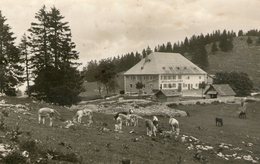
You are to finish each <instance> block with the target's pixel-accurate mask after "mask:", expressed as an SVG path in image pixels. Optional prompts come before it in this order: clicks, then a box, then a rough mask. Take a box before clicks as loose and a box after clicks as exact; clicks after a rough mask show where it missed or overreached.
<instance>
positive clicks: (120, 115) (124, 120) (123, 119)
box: [118, 113, 131, 126]
mask: <svg viewBox="0 0 260 164" xmlns="http://www.w3.org/2000/svg"><path fill="white" fill-rule="evenodd" d="M118 117H120V118H121V119H122V122H125V125H126V126H129V125H130V122H131V119H130V115H129V114H128V115H125V114H121V113H119V114H118Z"/></svg>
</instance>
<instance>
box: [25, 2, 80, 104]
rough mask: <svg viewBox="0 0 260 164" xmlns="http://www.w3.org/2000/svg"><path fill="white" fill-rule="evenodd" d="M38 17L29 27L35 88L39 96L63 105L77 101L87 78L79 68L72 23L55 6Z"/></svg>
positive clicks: (44, 10) (44, 8)
mask: <svg viewBox="0 0 260 164" xmlns="http://www.w3.org/2000/svg"><path fill="white" fill-rule="evenodd" d="M35 18H36V22H33V23H31V28H30V29H29V30H28V31H29V32H30V37H29V39H30V49H31V53H32V57H31V59H32V68H33V72H34V75H35V80H34V83H35V84H34V86H33V90H34V92H36V93H37V96H38V98H39V99H44V100H46V101H50V102H56V103H59V104H62V105H64V104H68V105H70V104H71V103H75V101H76V100H77V97H78V94H79V93H80V92H81V90H82V88H81V83H82V82H83V81H82V77H81V75H80V73H79V71H78V70H77V69H76V68H77V66H78V63H77V62H76V60H77V59H78V52H77V51H76V50H75V47H76V46H75V43H74V42H72V40H71V38H72V35H71V30H70V28H69V26H68V22H65V21H63V19H64V17H63V16H62V15H61V14H60V11H59V10H58V9H56V8H55V7H53V8H51V10H50V11H47V9H46V7H45V6H43V7H42V8H41V9H40V10H39V11H38V12H37V13H36V16H35ZM75 79H76V80H75Z"/></svg>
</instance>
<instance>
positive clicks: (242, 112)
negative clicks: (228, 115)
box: [238, 111, 246, 119]
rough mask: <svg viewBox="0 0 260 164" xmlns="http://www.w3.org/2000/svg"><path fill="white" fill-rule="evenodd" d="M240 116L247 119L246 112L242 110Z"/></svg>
mask: <svg viewBox="0 0 260 164" xmlns="http://www.w3.org/2000/svg"><path fill="white" fill-rule="evenodd" d="M238 117H239V118H241V119H242V118H244V119H245V118H246V112H244V111H241V112H240V113H239V115H238Z"/></svg>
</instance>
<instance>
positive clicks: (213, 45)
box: [211, 42, 218, 53]
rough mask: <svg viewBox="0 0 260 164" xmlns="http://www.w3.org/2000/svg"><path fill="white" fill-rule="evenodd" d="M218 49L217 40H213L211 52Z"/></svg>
mask: <svg viewBox="0 0 260 164" xmlns="http://www.w3.org/2000/svg"><path fill="white" fill-rule="evenodd" d="M216 51H218V47H217V44H216V42H213V44H212V46H211V52H212V53H215V52H216Z"/></svg>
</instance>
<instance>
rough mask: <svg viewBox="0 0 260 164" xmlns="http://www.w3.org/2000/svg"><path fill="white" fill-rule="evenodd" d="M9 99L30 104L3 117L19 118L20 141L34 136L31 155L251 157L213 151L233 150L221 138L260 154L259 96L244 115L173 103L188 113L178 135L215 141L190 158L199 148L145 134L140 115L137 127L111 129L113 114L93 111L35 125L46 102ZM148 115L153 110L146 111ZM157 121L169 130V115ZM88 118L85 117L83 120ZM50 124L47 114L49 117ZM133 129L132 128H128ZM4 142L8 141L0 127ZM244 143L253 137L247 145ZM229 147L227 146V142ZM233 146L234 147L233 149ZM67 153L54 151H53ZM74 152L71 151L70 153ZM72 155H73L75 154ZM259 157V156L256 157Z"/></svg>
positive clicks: (93, 159) (85, 159) (175, 159)
mask: <svg viewBox="0 0 260 164" xmlns="http://www.w3.org/2000/svg"><path fill="white" fill-rule="evenodd" d="M6 101H7V103H9V104H16V103H18V104H26V103H27V104H28V106H29V107H30V108H31V110H30V113H31V114H32V115H23V114H18V113H13V112H12V113H10V116H9V117H6V118H5V124H6V125H7V127H8V129H12V128H13V127H14V126H15V124H16V123H17V122H19V127H20V131H21V132H22V134H21V135H20V136H19V143H22V142H23V141H25V140H32V139H33V140H37V148H35V149H34V151H32V152H31V157H32V159H33V160H34V161H36V160H37V159H39V158H44V156H46V154H44V153H46V152H47V154H49V155H52V158H49V159H48V163H80V162H81V163H121V161H122V160H125V161H127V160H128V159H129V160H131V161H132V162H133V163H134V164H135V163H156V164H158V163H187V164H191V163H236V164H237V163H251V162H248V161H245V160H243V159H233V158H229V160H226V159H224V158H221V157H219V156H217V153H218V152H223V154H224V153H226V154H231V153H234V152H231V150H222V149H221V148H219V144H221V143H226V144H231V145H232V147H233V148H240V149H238V150H237V152H236V153H237V154H241V155H251V156H252V157H254V159H256V158H259V157H260V128H259V125H260V109H259V105H260V103H259V102H252V103H249V104H248V110H247V119H239V118H238V113H237V109H238V105H237V104H215V105H213V104H211V105H189V106H183V105H180V106H177V107H176V108H177V109H180V110H185V111H188V112H189V113H190V115H191V116H190V117H178V118H177V120H178V121H179V122H180V130H181V131H180V136H182V135H187V136H193V137H196V138H198V139H199V140H200V142H201V145H208V146H212V147H214V149H213V150H209V151H201V152H200V154H201V156H203V160H200V159H197V158H194V156H196V153H197V150H196V149H191V150H189V149H188V147H189V146H190V144H191V143H190V142H181V140H180V137H179V138H177V139H175V138H174V137H163V136H160V135H158V136H157V137H148V136H146V129H145V124H144V121H142V120H141V121H140V122H139V126H138V127H125V126H123V133H117V132H114V123H115V122H114V120H113V115H111V114H105V113H101V112H98V113H94V120H93V121H94V123H93V125H92V126H90V127H87V126H84V125H79V126H75V127H73V128H69V129H66V128H64V126H65V125H66V124H65V123H64V122H62V121H61V120H54V127H48V126H47V125H39V124H38V120H37V110H38V109H39V108H40V107H46V105H47V104H39V103H37V102H36V103H32V101H31V100H29V99H14V98H8V99H6ZM48 106H49V107H51V108H54V109H57V110H58V111H59V112H60V113H61V115H62V118H63V121H64V120H71V119H72V117H73V115H74V114H75V112H72V111H69V110H68V109H66V108H63V107H58V106H53V105H48ZM144 117H146V118H150V119H151V116H144ZM216 117H221V118H222V119H223V123H224V126H223V127H216V126H215V118H216ZM158 118H159V126H160V127H161V129H163V130H169V129H170V127H169V126H168V120H169V118H167V117H164V116H158ZM84 121H86V120H84V118H83V122H84ZM47 124H48V120H47ZM130 132H131V133H130ZM0 136H1V140H2V142H3V143H11V141H9V140H8V139H7V138H6V137H4V136H5V132H3V131H0ZM248 143H251V144H252V145H251V144H250V145H248ZM230 147H231V146H230ZM234 150H235V149H234ZM57 152H59V154H63V155H64V156H65V155H67V156H68V157H66V158H65V157H64V156H63V157H62V158H61V157H60V158H58V155H57V157H55V153H56V154H57ZM71 154H73V155H71ZM70 156H71V158H77V160H74V161H73V160H70V159H67V158H69V157H70ZM75 156H76V157H75ZM256 162H257V161H256Z"/></svg>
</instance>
